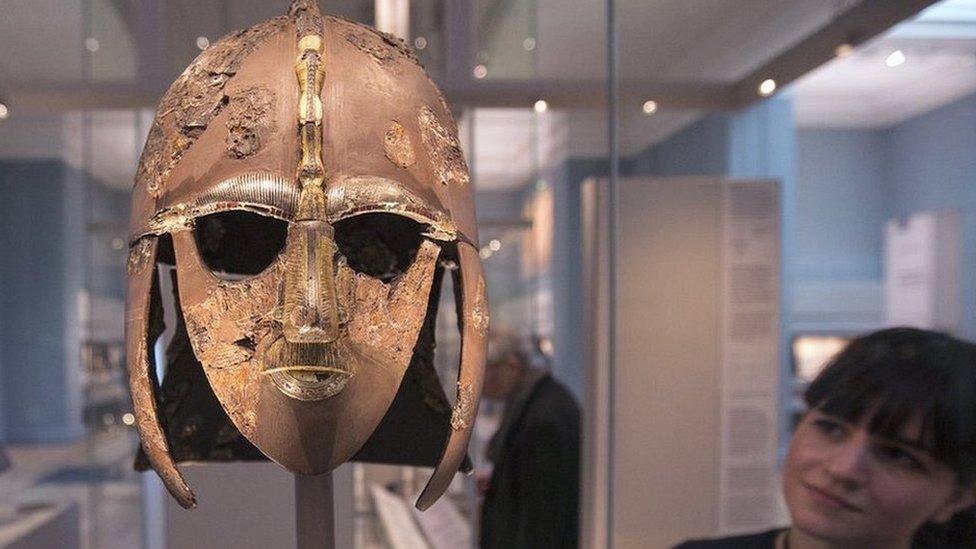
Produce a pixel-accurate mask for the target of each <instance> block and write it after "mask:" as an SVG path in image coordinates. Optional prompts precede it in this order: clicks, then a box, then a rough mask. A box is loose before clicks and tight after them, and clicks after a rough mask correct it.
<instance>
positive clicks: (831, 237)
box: [796, 129, 887, 283]
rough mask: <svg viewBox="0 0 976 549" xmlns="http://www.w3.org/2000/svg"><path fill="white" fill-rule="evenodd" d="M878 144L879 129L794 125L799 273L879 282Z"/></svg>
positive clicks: (881, 184)
mask: <svg viewBox="0 0 976 549" xmlns="http://www.w3.org/2000/svg"><path fill="white" fill-rule="evenodd" d="M883 147H884V140H883V135H882V134H881V132H878V131H871V130H811V129H800V130H798V131H797V151H798V152H797V199H798V203H799V204H800V206H801V207H800V208H799V209H798V211H797V242H796V243H797V254H796V257H797V264H796V276H797V278H798V279H800V280H803V281H824V280H827V281H833V280H851V279H869V280H874V281H876V282H879V283H880V280H881V277H882V267H881V258H882V249H883V248H882V230H881V228H882V227H883V226H884V223H885V219H886V217H887V208H886V207H885V204H884V202H883V200H881V197H883V196H885V192H884V189H885V178H884V175H883V173H882V169H883V158H882V152H883Z"/></svg>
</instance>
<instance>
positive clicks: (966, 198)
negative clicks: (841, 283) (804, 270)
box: [884, 94, 976, 339]
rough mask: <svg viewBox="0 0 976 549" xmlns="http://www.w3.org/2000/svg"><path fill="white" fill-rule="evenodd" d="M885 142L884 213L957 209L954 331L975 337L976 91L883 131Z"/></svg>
mask: <svg viewBox="0 0 976 549" xmlns="http://www.w3.org/2000/svg"><path fill="white" fill-rule="evenodd" d="M884 143H885V151H884V165H885V166H886V170H885V172H884V173H885V178H886V180H887V185H888V187H887V189H886V191H887V192H886V193H885V196H887V197H888V200H887V207H888V210H887V211H888V215H891V216H901V215H907V214H910V213H913V212H919V211H926V210H943V209H953V210H956V211H957V212H959V214H960V221H961V225H962V258H961V259H962V273H961V274H962V277H961V281H960V282H961V283H960V300H961V307H960V310H961V312H962V317H961V319H960V330H959V333H960V335H962V336H963V337H966V338H968V339H976V94H973V95H970V96H968V97H965V98H963V99H960V100H958V101H956V102H954V103H951V104H949V105H946V106H944V107H941V108H939V109H936V110H934V111H932V112H929V113H926V114H924V115H921V116H918V117H915V118H912V119H909V120H907V121H905V122H902V123H901V124H898V125H896V126H894V127H892V128H890V129H888V130H886V131H885V134H884Z"/></svg>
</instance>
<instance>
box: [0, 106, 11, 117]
mask: <svg viewBox="0 0 976 549" xmlns="http://www.w3.org/2000/svg"><path fill="white" fill-rule="evenodd" d="M9 117H10V109H8V108H7V104H6V103H0V120H6V119H7V118H9Z"/></svg>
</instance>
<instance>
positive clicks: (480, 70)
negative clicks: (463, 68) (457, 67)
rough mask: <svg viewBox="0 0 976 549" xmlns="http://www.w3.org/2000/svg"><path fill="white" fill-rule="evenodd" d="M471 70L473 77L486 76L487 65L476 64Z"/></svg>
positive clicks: (480, 77) (479, 78)
mask: <svg viewBox="0 0 976 549" xmlns="http://www.w3.org/2000/svg"><path fill="white" fill-rule="evenodd" d="M472 72H473V73H474V77H475V78H477V79H478V80H481V79H482V78H484V77H486V76H488V67H486V66H484V65H476V66H475V68H474V70H473V71H472Z"/></svg>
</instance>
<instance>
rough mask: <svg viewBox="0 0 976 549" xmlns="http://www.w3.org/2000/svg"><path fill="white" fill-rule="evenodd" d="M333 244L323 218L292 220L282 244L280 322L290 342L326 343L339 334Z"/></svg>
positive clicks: (334, 249) (332, 340)
mask: <svg viewBox="0 0 976 549" xmlns="http://www.w3.org/2000/svg"><path fill="white" fill-rule="evenodd" d="M336 252H337V247H336V244H335V241H334V240H333V237H332V226H331V225H329V224H328V223H327V222H325V221H317V220H307V221H296V222H293V223H292V225H291V226H290V227H289V228H288V240H287V243H286V246H285V266H286V267H285V268H286V272H285V291H284V310H283V313H284V314H283V317H282V322H283V324H284V330H283V331H284V334H285V338H286V339H287V340H288V341H289V342H290V343H329V342H334V341H336V340H337V339H338V337H339V313H338V302H337V298H336V289H335V268H334V265H333V261H334V260H335V255H336Z"/></svg>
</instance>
